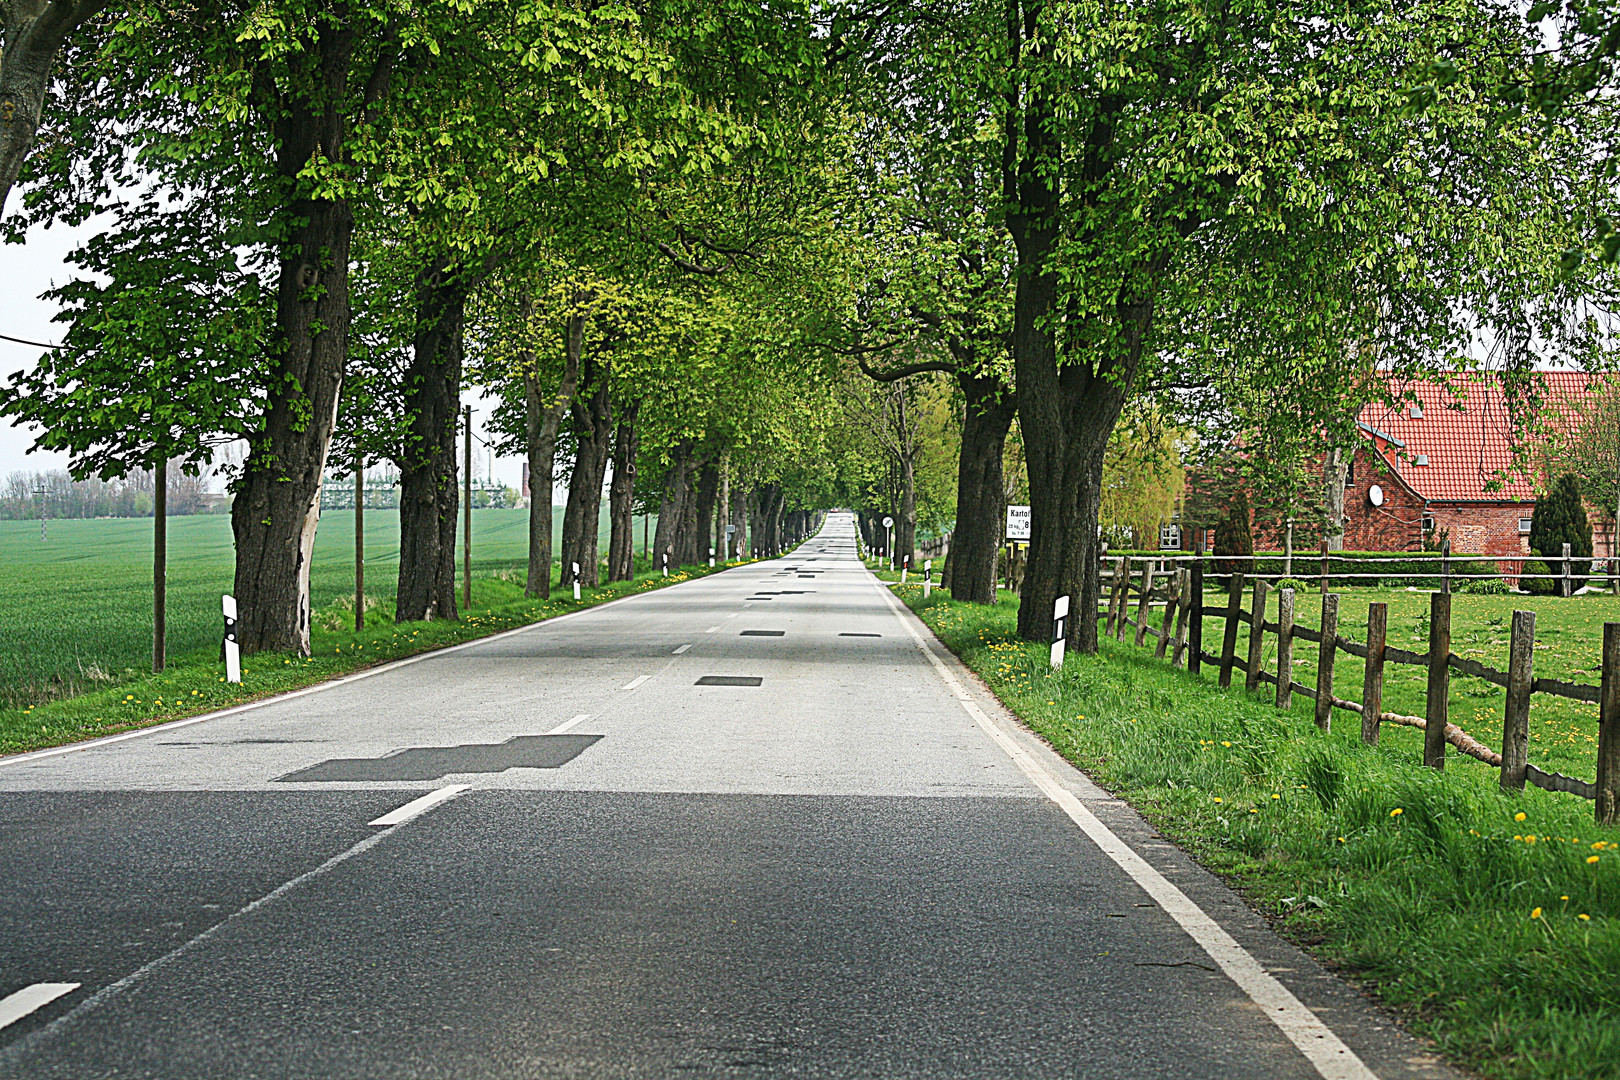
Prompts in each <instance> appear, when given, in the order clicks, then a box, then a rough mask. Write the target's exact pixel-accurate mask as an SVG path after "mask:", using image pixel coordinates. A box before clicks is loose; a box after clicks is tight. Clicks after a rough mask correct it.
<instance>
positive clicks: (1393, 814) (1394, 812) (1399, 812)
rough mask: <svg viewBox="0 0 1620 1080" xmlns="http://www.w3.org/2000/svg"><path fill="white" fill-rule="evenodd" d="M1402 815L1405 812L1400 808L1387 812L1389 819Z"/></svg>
mask: <svg viewBox="0 0 1620 1080" xmlns="http://www.w3.org/2000/svg"><path fill="white" fill-rule="evenodd" d="M1404 813H1406V811H1405V810H1402V809H1401V808H1400V807H1398V806H1397V807H1396V808H1395V809H1393V810H1391V811H1390V812H1389V816H1390V817H1400V816H1401V815H1402V814H1404Z"/></svg>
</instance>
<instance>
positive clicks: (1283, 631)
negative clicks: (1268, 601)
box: [1277, 589, 1294, 709]
mask: <svg viewBox="0 0 1620 1080" xmlns="http://www.w3.org/2000/svg"><path fill="white" fill-rule="evenodd" d="M1293 700H1294V590H1293V589H1283V590H1282V591H1281V592H1279V593H1278V594H1277V708H1279V709H1286V708H1288V706H1289V705H1290V704H1291V703H1292V702H1293Z"/></svg>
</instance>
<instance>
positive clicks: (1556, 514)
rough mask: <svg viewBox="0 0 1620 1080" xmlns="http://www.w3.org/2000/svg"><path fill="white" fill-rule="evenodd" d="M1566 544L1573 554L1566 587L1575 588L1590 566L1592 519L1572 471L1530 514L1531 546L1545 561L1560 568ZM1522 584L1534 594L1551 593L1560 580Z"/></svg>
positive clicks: (1588, 571)
mask: <svg viewBox="0 0 1620 1080" xmlns="http://www.w3.org/2000/svg"><path fill="white" fill-rule="evenodd" d="M1565 544H1568V545H1569V553H1570V555H1571V556H1573V558H1572V559H1571V564H1572V565H1571V566H1570V583H1569V587H1570V591H1571V592H1574V591H1575V590H1577V589H1579V588H1581V587H1582V586H1584V585H1585V584H1586V579H1587V576H1588V575H1589V574H1590V573H1591V570H1592V522H1591V521H1590V520H1589V519H1588V518H1587V516H1586V503H1585V501H1584V500H1583V499H1582V498H1581V482H1580V481H1579V480H1578V479H1576V477H1575V476H1574V474H1572V473H1565V474H1564V475H1563V476H1560V477H1559V478H1558V480H1557V482H1556V483H1554V484H1553V486H1552V490H1551V491H1549V492H1547V494H1546V495H1545V496H1544V497H1543V498H1540V499H1537V500H1536V509H1535V512H1534V513H1533V514H1532V515H1531V517H1530V548H1531V550H1532V551H1535V552H1536V553H1537V554H1539V555H1541V556H1542V557H1543V558H1544V559H1546V560H1547V563H1546V565H1549V566H1554V567H1557V568H1558V569H1559V570H1562V569H1563V556H1564V545H1565ZM1528 565H1529V564H1527V567H1528ZM1525 588H1526V589H1527V590H1529V591H1530V592H1533V593H1535V594H1536V595H1537V596H1554V595H1557V594H1558V593H1559V591H1560V583H1559V582H1556V581H1527V582H1525Z"/></svg>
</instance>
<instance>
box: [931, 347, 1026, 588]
mask: <svg viewBox="0 0 1620 1080" xmlns="http://www.w3.org/2000/svg"><path fill="white" fill-rule="evenodd" d="M957 382H958V384H959V385H960V386H961V388H962V395H963V397H964V398H965V399H966V401H967V408H966V410H965V412H964V413H963V416H962V452H961V456H960V457H959V459H958V460H957V468H956V529H955V531H954V532H952V534H951V550H950V555H949V556H948V557H947V558H946V561H945V570H946V572H947V573H948V574H949V575H950V580H949V582H948V583H947V582H944V581H942V582H941V584H942V585H945V587H947V588H949V589H950V591H951V597H952V598H953V599H956V600H964V601H967V602H969V603H974V604H993V603H995V602H996V560H997V557H998V556H999V554H1000V552H1001V533H1002V525H1003V522H1004V521H1005V520H1006V516H1007V493H1006V489H1005V487H1004V483H1005V478H1004V477H1003V476H1002V468H1001V460H1002V456H1003V454H1004V452H1005V450H1006V446H1007V430H1008V428H1010V427H1011V426H1012V420H1013V416H1014V414H1015V413H1016V412H1017V411H1018V406H1017V402H1016V401H1015V399H1014V397H1013V395H1012V393H1011V392H1009V391H1007V390H1006V389H1005V388H1004V387H1003V386H1002V385H1001V381H1000V380H999V379H993V378H982V377H979V376H975V375H970V374H968V373H966V372H963V373H960V374H958V375H957Z"/></svg>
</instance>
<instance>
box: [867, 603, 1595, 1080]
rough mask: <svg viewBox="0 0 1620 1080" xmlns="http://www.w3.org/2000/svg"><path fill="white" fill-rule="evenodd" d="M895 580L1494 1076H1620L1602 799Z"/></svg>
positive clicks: (1316, 937) (1437, 1035)
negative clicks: (1428, 760) (1078, 646)
mask: <svg viewBox="0 0 1620 1080" xmlns="http://www.w3.org/2000/svg"><path fill="white" fill-rule="evenodd" d="M896 593H897V595H899V596H900V598H901V599H902V600H904V601H905V602H906V603H907V604H909V605H910V606H911V607H912V608H913V609H914V610H915V611H916V612H917V613H918V615H920V616H921V617H922V618H923V620H924V621H925V622H926V623H928V625H929V626H930V627H931V628H932V629H933V630H934V632H935V633H936V634H937V635H938V636H939V637H940V638H941V640H943V641H944V642H945V643H946V645H948V646H949V647H950V648H951V649H952V650H953V651H954V652H955V653H956V654H957V655H958V656H960V657H961V658H962V659H963V661H964V662H966V663H967V665H968V666H969V667H971V668H972V669H973V670H974V671H976V672H977V673H978V674H979V675H980V676H981V677H982V678H983V679H984V680H985V682H986V683H988V684H989V686H990V687H991V689H992V690H994V691H995V693H996V694H997V696H998V697H1000V698H1001V700H1002V701H1003V702H1005V703H1006V705H1007V706H1008V707H1009V708H1010V709H1012V710H1013V711H1014V712H1015V713H1017V714H1018V715H1019V716H1020V717H1022V718H1023V719H1024V721H1025V722H1026V723H1028V724H1029V725H1030V726H1031V727H1032V728H1033V729H1034V730H1035V731H1037V732H1039V733H1040V734H1041V735H1042V736H1043V737H1044V738H1046V739H1047V740H1048V741H1049V742H1050V743H1051V744H1052V745H1053V746H1054V747H1055V748H1056V749H1057V750H1058V751H1059V752H1060V753H1061V754H1063V755H1064V757H1066V758H1067V759H1068V760H1070V761H1071V762H1073V763H1074V764H1075V765H1077V766H1079V767H1080V768H1082V769H1084V770H1085V771H1086V772H1087V773H1088V774H1089V775H1091V776H1092V777H1093V778H1094V779H1095V780H1097V781H1098V782H1099V783H1100V784H1102V785H1103V786H1104V787H1106V788H1108V789H1110V790H1112V791H1114V792H1116V793H1117V794H1119V795H1120V796H1121V797H1123V798H1125V799H1126V800H1127V801H1129V802H1130V803H1131V804H1132V805H1133V806H1135V807H1136V808H1137V809H1138V810H1140V811H1141V812H1142V813H1143V814H1144V815H1146V816H1147V817H1148V818H1149V819H1150V820H1151V821H1152V822H1153V823H1154V824H1155V825H1156V826H1157V827H1158V828H1159V829H1160V830H1161V831H1162V832H1164V833H1165V834H1166V835H1168V836H1171V837H1173V838H1175V839H1176V840H1177V841H1178V842H1179V843H1181V844H1182V845H1183V846H1184V847H1185V848H1187V849H1188V850H1189V851H1191V852H1192V853H1193V854H1194V855H1195V857H1197V858H1198V859H1199V860H1200V861H1201V862H1202V863H1203V864H1204V865H1206V866H1208V867H1209V868H1211V869H1212V870H1214V871H1216V872H1218V873H1220V874H1222V875H1223V876H1224V877H1225V878H1226V879H1227V880H1228V881H1230V882H1232V883H1233V884H1234V885H1235V886H1236V887H1237V888H1239V889H1240V890H1241V891H1242V892H1243V893H1244V894H1245V895H1246V896H1247V897H1248V898H1249V900H1250V901H1251V902H1252V903H1253V904H1255V905H1256V906H1257V907H1258V908H1259V909H1260V910H1262V911H1264V912H1266V913H1267V914H1268V915H1270V916H1271V917H1272V918H1273V919H1274V920H1275V922H1276V925H1278V927H1279V928H1280V929H1281V930H1282V931H1283V932H1284V933H1286V934H1287V935H1288V936H1290V937H1291V938H1293V939H1294V940H1296V941H1298V942H1300V943H1301V944H1303V945H1305V946H1307V947H1308V948H1310V949H1312V951H1313V952H1314V953H1315V954H1316V955H1317V956H1319V957H1321V958H1322V959H1323V960H1324V961H1326V962H1328V963H1329V964H1331V965H1333V966H1335V967H1336V968H1338V969H1339V970H1340V971H1342V972H1343V973H1345V974H1346V975H1349V976H1351V977H1354V978H1355V979H1357V980H1358V981H1359V982H1361V983H1362V984H1363V985H1365V986H1366V987H1367V988H1368V989H1370V990H1372V991H1373V992H1375V993H1376V994H1377V995H1378V996H1379V997H1380V998H1381V999H1382V1000H1383V1001H1385V1002H1386V1003H1388V1004H1389V1005H1391V1006H1394V1007H1395V1008H1397V1009H1398V1010H1400V1011H1402V1012H1403V1013H1404V1014H1405V1015H1406V1016H1407V1018H1408V1020H1409V1022H1410V1024H1411V1026H1412V1028H1413V1029H1414V1030H1416V1031H1419V1032H1421V1033H1422V1034H1424V1035H1427V1036H1428V1037H1430V1038H1432V1039H1433V1040H1434V1041H1435V1043H1436V1044H1437V1045H1438V1046H1439V1047H1440V1048H1441V1049H1442V1050H1443V1051H1445V1052H1446V1053H1448V1054H1450V1055H1452V1056H1453V1057H1454V1058H1455V1059H1457V1060H1459V1061H1461V1062H1463V1063H1465V1064H1467V1065H1469V1066H1471V1067H1473V1068H1475V1069H1477V1070H1479V1071H1480V1072H1482V1073H1484V1074H1486V1075H1488V1076H1492V1077H1502V1078H1513V1080H1528V1078H1535V1080H1553V1078H1558V1080H1575V1078H1582V1080H1613V1078H1620V1027H1617V1026H1616V1025H1615V1024H1614V1022H1613V1018H1614V1016H1615V1015H1616V1013H1617V1011H1620V981H1617V980H1616V978H1615V972H1617V971H1620V830H1614V829H1599V828H1598V827H1596V826H1595V825H1594V824H1593V823H1592V804H1591V803H1589V802H1586V801H1585V800H1582V799H1577V798H1574V797H1572V796H1569V795H1562V794H1552V793H1548V792H1543V791H1539V790H1536V789H1530V790H1529V791H1526V792H1525V793H1524V794H1523V795H1521V796H1513V797H1509V796H1504V795H1502V794H1501V793H1500V792H1499V790H1498V789H1497V774H1496V770H1494V769H1491V768H1488V767H1487V766H1485V765H1482V764H1480V763H1478V762H1475V761H1473V760H1472V759H1468V758H1463V757H1459V756H1456V755H1455V754H1454V755H1453V756H1452V757H1451V758H1450V759H1449V760H1448V762H1447V765H1446V769H1445V771H1444V772H1435V771H1433V770H1430V769H1425V768H1423V767H1422V766H1421V765H1420V764H1417V762H1418V761H1420V760H1421V740H1422V734H1421V733H1420V732H1417V731H1410V730H1407V729H1399V728H1397V729H1391V728H1388V727H1386V729H1385V731H1384V733H1383V736H1382V739H1381V741H1380V745H1379V746H1377V747H1366V746H1363V745H1362V744H1361V742H1360V737H1359V728H1358V726H1357V725H1356V724H1354V723H1347V722H1343V721H1342V720H1341V721H1340V722H1339V723H1338V724H1337V725H1336V726H1335V728H1334V730H1333V731H1332V733H1331V734H1328V735H1323V734H1322V733H1320V732H1318V731H1317V729H1316V727H1315V725H1314V723H1313V722H1312V718H1311V713H1310V711H1309V706H1310V704H1311V703H1309V702H1296V705H1295V707H1294V708H1293V709H1292V710H1291V711H1288V712H1280V711H1278V710H1276V709H1275V708H1273V707H1272V706H1271V705H1270V704H1269V703H1268V702H1267V701H1264V700H1262V699H1261V698H1259V697H1251V696H1250V695H1247V694H1245V693H1244V692H1243V691H1242V689H1241V688H1239V689H1234V690H1230V691H1222V690H1219V689H1218V688H1216V686H1215V684H1214V679H1213V675H1212V674H1206V675H1201V676H1191V675H1188V674H1187V673H1186V672H1184V671H1179V670H1173V669H1171V668H1170V667H1169V665H1168V664H1167V663H1165V662H1164V661H1160V660H1156V659H1154V657H1153V656H1152V654H1151V652H1150V651H1149V650H1146V649H1137V648H1135V647H1134V646H1133V645H1131V644H1129V643H1128V642H1127V643H1123V644H1121V643H1116V642H1113V641H1105V642H1104V643H1103V646H1102V651H1101V653H1100V654H1099V655H1097V656H1071V657H1070V658H1069V660H1068V662H1067V663H1066V664H1065V666H1064V669H1063V671H1062V672H1061V673H1054V672H1053V671H1052V670H1051V668H1050V666H1049V664H1048V661H1047V647H1046V646H1045V645H1043V644H1033V643H1029V642H1023V641H1019V640H1018V639H1017V637H1016V632H1015V631H1016V612H1017V600H1016V598H1014V597H1011V596H1005V595H1004V598H1003V600H1002V602H1001V603H1000V604H998V605H996V606H994V607H983V606H975V605H968V604H959V603H955V602H953V601H951V600H950V599H948V598H947V596H946V594H944V593H942V592H938V591H936V592H935V593H934V594H933V596H932V597H931V598H930V599H929V600H927V601H924V600H923V599H922V589H921V586H920V585H915V584H914V585H907V586H896ZM1513 599H1517V600H1519V601H1520V602H1521V603H1522V601H1523V599H1524V598H1513ZM1391 614H1392V619H1391V622H1392V626H1391V640H1392V641H1393V640H1394V639H1395V634H1394V625H1393V624H1394V618H1393V616H1394V613H1393V612H1392V613H1391ZM1487 617H1489V616H1487ZM1209 640H1210V637H1209V635H1208V631H1206V642H1207V641H1209ZM1214 640H1216V641H1218V640H1219V638H1218V637H1216V638H1215V639H1214ZM1402 644H1404V642H1402ZM1357 677H1358V678H1359V675H1358V676H1357ZM1301 681H1309V680H1308V679H1302V680H1301ZM1566 745H1567V744H1566ZM1583 745H1584V743H1583Z"/></svg>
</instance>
